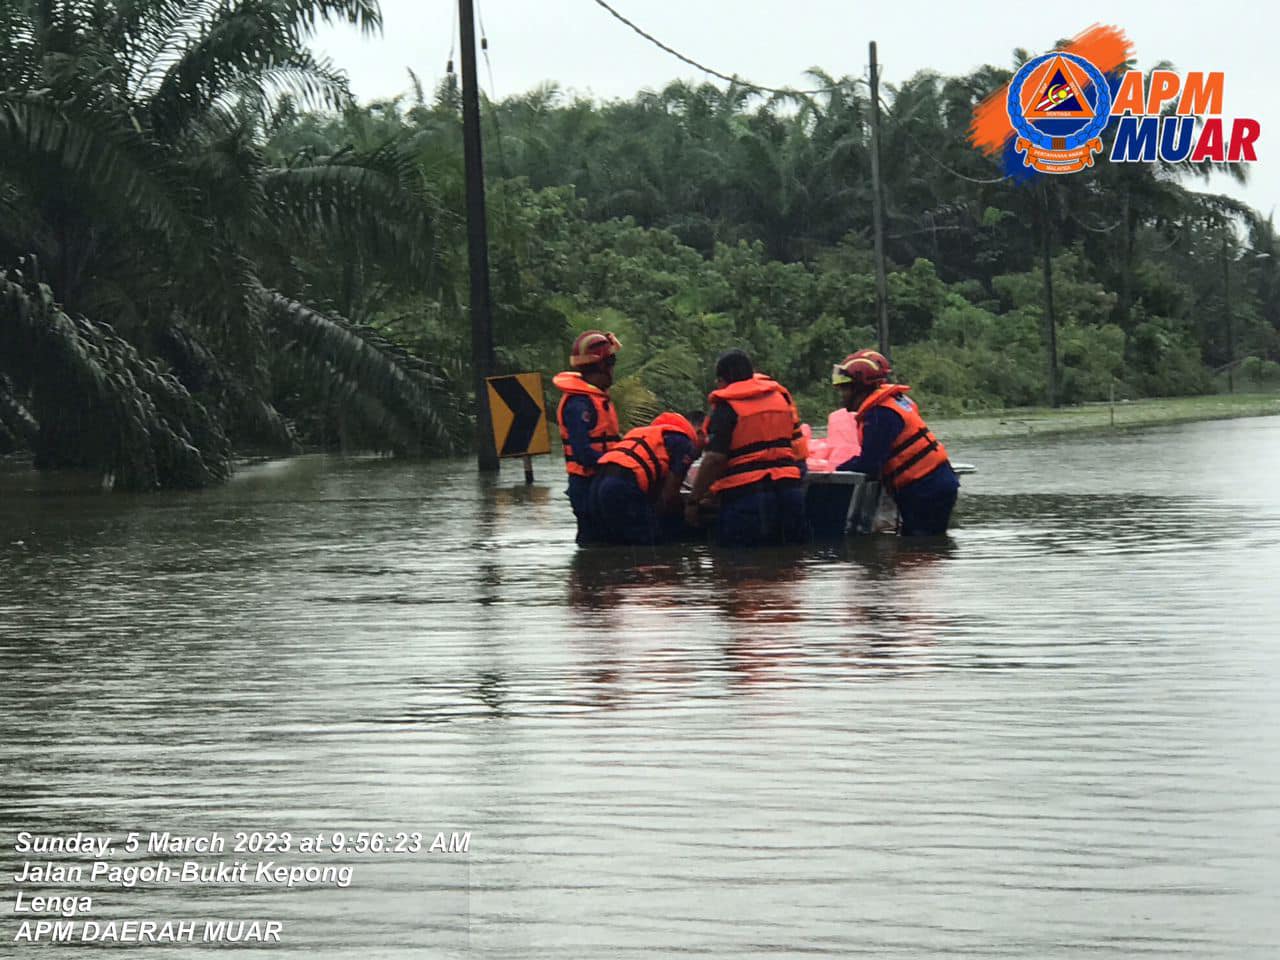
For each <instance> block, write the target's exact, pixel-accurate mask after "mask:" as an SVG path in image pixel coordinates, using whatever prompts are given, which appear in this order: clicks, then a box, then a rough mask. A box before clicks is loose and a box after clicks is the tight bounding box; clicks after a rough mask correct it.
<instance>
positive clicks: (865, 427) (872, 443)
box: [836, 407, 905, 478]
mask: <svg viewBox="0 0 1280 960" xmlns="http://www.w3.org/2000/svg"><path fill="white" fill-rule="evenodd" d="M904 423H905V421H904V420H903V419H902V417H900V416H898V415H897V414H896V413H894V412H893V411H892V410H890V409H888V408H887V407H873V408H872V409H870V410H868V411H867V414H866V416H865V417H863V418H862V452H861V453H859V454H858V455H857V456H856V457H853V458H852V459H849V460H846V461H845V462H844V463H842V464H840V466H838V467H836V469H837V470H849V471H852V472H854V473H865V474H866V475H867V476H868V477H877V478H878V477H879V476H880V473H881V471H883V470H884V465H885V463H886V462H887V461H888V459H889V451H890V450H892V449H893V441H894V440H896V439H897V438H898V434H900V433H901V432H902V427H903V425H904Z"/></svg>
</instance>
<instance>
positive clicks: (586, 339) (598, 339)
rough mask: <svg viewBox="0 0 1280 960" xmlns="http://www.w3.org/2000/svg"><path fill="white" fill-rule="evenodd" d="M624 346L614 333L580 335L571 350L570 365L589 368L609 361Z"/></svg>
mask: <svg viewBox="0 0 1280 960" xmlns="http://www.w3.org/2000/svg"><path fill="white" fill-rule="evenodd" d="M621 346H622V344H621V343H619V342H618V338H617V337H615V336H614V335H613V334H612V333H605V332H604V331H603V330H588V331H587V332H586V333H582V334H579V335H578V339H577V340H575V341H573V346H572V347H571V348H570V349H569V365H570V366H573V367H589V366H591V365H592V364H596V363H600V362H601V361H602V360H607V359H608V358H609V357H612V356H613V355H614V354H615V353H617V352H618V348H619V347H621Z"/></svg>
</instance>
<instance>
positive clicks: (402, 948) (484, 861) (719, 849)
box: [0, 418, 1280, 960]
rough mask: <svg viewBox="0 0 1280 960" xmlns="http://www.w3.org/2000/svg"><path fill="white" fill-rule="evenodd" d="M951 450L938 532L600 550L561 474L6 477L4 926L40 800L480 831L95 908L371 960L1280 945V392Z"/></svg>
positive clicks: (403, 467)
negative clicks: (807, 544) (1143, 421)
mask: <svg viewBox="0 0 1280 960" xmlns="http://www.w3.org/2000/svg"><path fill="white" fill-rule="evenodd" d="M955 446H956V449H954V450H953V451H952V452H953V454H954V455H955V456H956V457H957V458H958V459H961V460H965V461H971V462H974V463H976V464H978V465H979V467H980V469H981V472H980V473H979V474H978V475H976V476H972V477H966V478H965V479H964V489H963V492H962V494H961V500H960V506H959V510H958V526H957V528H956V529H955V531H954V534H953V536H952V537H951V538H950V540H949V541H948V542H947V543H945V544H929V545H913V544H910V543H907V542H900V541H897V540H894V539H883V538H882V539H875V540H871V541H863V542H856V543H852V542H851V543H850V544H848V545H847V546H844V547H842V548H840V549H826V550H824V549H818V548H814V549H809V550H804V551H797V552H791V553H782V554H779V553H758V554H752V555H749V556H735V555H725V554H718V553H715V552H713V551H711V550H709V549H707V548H706V547H703V546H690V547H681V548H672V549H662V550H656V551H655V550H643V551H630V550H625V549H621V550H593V551H589V552H585V553H580V552H578V551H577V550H576V549H575V547H574V545H573V542H572V541H573V536H572V526H571V518H570V514H569V509H568V504H567V502H566V501H565V500H564V498H563V494H562V489H563V483H562V478H561V477H560V476H559V475H558V472H557V470H556V468H555V465H554V464H553V462H552V461H550V460H548V459H543V460H540V461H539V463H538V470H539V474H540V480H539V483H538V484H537V485H536V486H534V487H533V488H530V489H526V488H525V487H524V486H523V484H522V475H521V472H520V470H519V469H518V466H517V468H516V469H508V470H507V471H505V472H504V474H503V476H502V479H501V480H500V481H498V482H497V483H496V484H491V483H488V482H483V481H480V480H478V479H477V477H476V475H475V473H474V470H473V468H472V466H471V464H470V463H469V462H463V461H454V462H442V463H432V464H403V463H397V462H392V461H386V460H374V459H367V460H338V459H328V458H301V459H297V460H291V461H284V462H278V463H268V464H262V465H258V466H253V467H248V468H244V469H242V470H240V471H239V473H238V474H237V476H236V478H235V479H234V481H233V482H232V483H230V484H229V485H227V486H226V487H223V488H221V489H216V490H211V491H205V492H201V493H194V494H162V495H154V496H147V497H131V496H125V495H110V496H102V495H85V494H74V493H67V492H62V491H60V488H59V481H57V480H39V479H38V478H36V477H35V475H34V474H31V473H29V472H26V471H21V472H20V471H18V470H17V469H16V468H14V467H12V466H10V467H8V468H0V695H2V701H0V702H2V705H3V706H2V709H0V764H2V766H3V778H2V780H0V841H3V845H4V848H5V849H4V850H3V851H0V860H3V863H2V864H0V867H3V871H4V872H3V874H0V877H2V879H0V887H2V888H3V892H4V899H3V900H0V954H3V955H5V956H9V955H13V956H24V955H27V952H26V951H28V950H30V951H31V955H33V956H34V955H37V954H39V953H41V951H40V950H39V949H38V948H34V947H21V946H19V945H15V944H14V943H13V942H12V940H13V936H14V932H15V930H16V928H17V918H16V917H15V916H14V914H13V913H12V906H11V904H12V903H13V900H14V892H15V886H14V883H13V880H12V877H13V872H14V870H17V869H20V868H21V862H22V861H23V859H25V858H23V857H20V856H18V855H16V854H15V853H14V852H13V850H12V845H13V843H14V837H15V835H16V833H17V832H18V831H19V830H33V831H36V832H39V833H51V834H65V833H74V832H75V831H77V830H84V831H97V832H113V833H115V834H117V835H119V834H121V833H122V832H124V831H127V830H153V829H154V830H184V829H185V830H188V831H199V830H210V829H215V828H216V829H221V830H231V829H235V828H243V827H252V826H258V827H261V828H266V829H272V830H291V831H293V833H294V834H295V836H296V835H301V834H304V833H307V832H310V833H316V832H318V831H333V830H346V831H352V832H353V833H354V832H355V831H357V830H373V829H387V830H396V829H412V830H424V831H428V832H429V833H430V834H431V835H434V833H435V832H436V831H437V830H442V831H470V833H471V841H470V850H469V852H468V853H467V854H466V855H465V856H452V857H450V856H439V855H432V856H426V855H421V856H418V857H410V858H401V859H398V860H397V859H396V858H395V857H390V856H384V857H381V858H373V859H370V860H368V861H367V862H366V861H362V860H360V858H358V857H350V858H346V859H344V858H340V857H338V858H335V857H329V858H328V859H327V860H326V862H330V863H340V862H345V863H354V864H356V866H355V868H354V869H355V871H356V873H355V878H354V881H353V882H352V884H351V886H350V887H348V888H336V887H324V886H307V885H302V886H299V887H296V888H294V889H289V890H263V889H261V888H258V887H252V886H246V887H244V888H243V889H242V888H240V887H237V886H235V885H220V886H208V887H203V888H199V887H197V888H188V889H180V888H177V887H170V886H163V885H157V886H155V887H153V888H151V889H149V890H147V892H145V893H144V892H140V891H139V890H136V889H135V890H129V889H121V888H111V887H108V886H96V887H86V888H85V889H86V891H87V892H89V893H92V894H93V895H94V897H95V906H94V918H95V919H97V918H98V917H99V915H101V917H103V918H105V917H110V916H120V917H128V916H132V917H165V916H192V917H206V916H217V917H227V918H237V917H274V918H278V919H280V920H282V921H284V923H285V936H284V937H283V941H282V943H281V944H280V945H278V946H275V947H273V948H272V952H271V953H270V954H262V953H255V954H253V955H254V956H263V955H276V954H295V955H299V956H301V955H307V956H320V957H335V958H336V957H360V958H362V960H367V958H372V957H378V956H388V957H400V956H404V957H409V956H413V957H419V956H442V957H448V956H476V957H495V958H543V957H549V956H561V957H572V958H587V957H626V956H635V957H669V956H676V955H681V954H687V955H697V956H712V957H734V958H741V957H750V956H768V957H782V956H800V955H806V956H813V955H822V956H835V955H841V956H846V955H867V956H875V957H902V958H921V957H944V956H945V957H953V956H957V955H963V956H974V957H995V956H1009V957H1018V958H1038V960H1043V958H1053V957H1082V956H1088V957H1090V958H1132V957H1135V956H1153V957H1162V958H1163V957H1198V958H1199V957H1214V958H1219V957H1221V958H1259V960H1261V958H1270V957H1274V956H1275V955H1276V952H1277V949H1280V762H1278V761H1277V757H1278V756H1280V695H1278V694H1280V589H1278V588H1277V581H1278V579H1280V481H1278V480H1277V478H1278V477H1280V418H1266V419H1253V420H1239V421H1233V422H1219V423H1206V424H1193V425H1186V426H1178V427H1168V428H1154V429H1148V430H1142V431H1135V432H1118V433H1114V434H1098V435H1087V436H1086V435H1075V436H1065V437H1061V438H1046V439H1044V440H1017V441H987V442H965V443H962V444H959V445H955ZM242 856H243V855H242ZM150 859H151V860H152V861H154V860H155V859H156V858H155V857H152V858H150ZM176 859H177V860H181V859H182V858H181V857H179V858H176ZM227 859H231V858H230V856H228V857H227ZM254 859H255V860H256V859H261V858H260V857H255V858H254ZM288 860H289V858H287V857H285V858H282V862H287V861H288ZM5 904H9V906H6V905H5ZM79 919H84V918H79ZM138 952H142V951H140V950H138V949H137V948H135V949H134V950H133V951H129V952H126V954H122V955H129V956H134V955H137V953H138ZM206 952H212V948H203V947H200V946H199V945H196V946H189V947H177V948H173V949H165V950H163V951H162V952H161V953H160V954H157V956H162V957H180V956H186V955H189V954H190V955H202V956H203V955H205V954H206ZM233 954H234V951H232V952H231V953H229V952H228V951H227V949H226V948H220V949H219V950H218V955H219V956H228V955H233ZM147 955H152V954H150V953H147Z"/></svg>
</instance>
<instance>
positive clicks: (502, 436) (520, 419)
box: [485, 373, 551, 457]
mask: <svg viewBox="0 0 1280 960" xmlns="http://www.w3.org/2000/svg"><path fill="white" fill-rule="evenodd" d="M485 382H486V383H487V384H488V387H489V411H490V414H491V417H490V418H491V419H492V420H493V445H494V447H495V448H497V451H498V456H500V457H528V456H533V455H534V454H540V453H550V452H551V433H550V431H549V430H548V428H547V408H546V404H545V403H544V402H543V399H542V374H540V373H512V374H507V375H506V376H502V377H485Z"/></svg>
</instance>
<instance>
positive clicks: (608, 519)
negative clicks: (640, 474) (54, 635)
mask: <svg viewBox="0 0 1280 960" xmlns="http://www.w3.org/2000/svg"><path fill="white" fill-rule="evenodd" d="M662 442H663V445H664V446H665V447H666V448H667V456H668V457H669V458H670V464H671V466H670V469H671V472H672V474H674V475H675V476H676V477H677V478H679V479H684V475H685V474H686V473H688V472H689V467H690V466H691V465H692V464H693V441H692V440H690V439H689V438H688V437H686V436H685V435H684V434H682V433H678V432H677V431H674V430H670V431H667V432H666V433H664V434H663V436H662ZM615 466H616V465H615V464H608V465H606V466H605V467H603V468H602V470H601V472H600V473H598V474H597V475H596V477H595V479H594V480H593V481H592V484H591V498H590V502H591V525H592V530H593V531H594V533H595V535H596V537H597V538H598V539H599V540H600V541H602V542H604V543H620V544H633V545H642V544H655V543H661V542H663V541H669V540H677V539H679V538H680V536H681V535H682V530H683V523H684V520H683V517H682V516H681V515H680V514H679V513H677V514H675V515H674V516H672V517H665V516H661V515H659V513H658V511H657V509H656V507H655V506H654V503H653V500H652V499H651V498H650V497H649V495H648V494H646V493H644V492H643V491H642V490H641V489H640V487H639V485H638V484H637V483H636V479H635V474H634V473H632V472H631V471H629V470H625V469H616V470H615V469H610V468H611V467H615ZM665 479H666V478H665V477H663V478H659V479H658V481H657V482H658V483H662V482H663V481H665ZM660 492H661V491H660V490H659V491H658V493H660Z"/></svg>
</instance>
